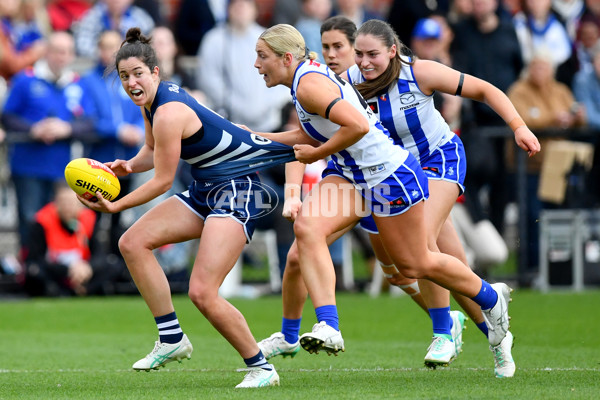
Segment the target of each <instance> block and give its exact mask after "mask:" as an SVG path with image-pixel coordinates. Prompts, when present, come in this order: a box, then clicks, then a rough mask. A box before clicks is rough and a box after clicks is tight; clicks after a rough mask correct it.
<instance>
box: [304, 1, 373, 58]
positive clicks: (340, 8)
mask: <svg viewBox="0 0 600 400" xmlns="http://www.w3.org/2000/svg"><path fill="white" fill-rule="evenodd" d="M335 11H336V12H335V14H336V15H341V16H344V17H346V18H348V19H349V20H350V21H352V22H354V24H355V25H356V27H357V28H360V26H361V25H362V24H363V22H365V21H368V20H370V19H382V18H383V16H381V15H378V14H375V13H374V12H372V11H370V10H369V9H367V8H366V7H365V0H337V7H335ZM311 50H312V49H311ZM317 53H318V52H317Z"/></svg>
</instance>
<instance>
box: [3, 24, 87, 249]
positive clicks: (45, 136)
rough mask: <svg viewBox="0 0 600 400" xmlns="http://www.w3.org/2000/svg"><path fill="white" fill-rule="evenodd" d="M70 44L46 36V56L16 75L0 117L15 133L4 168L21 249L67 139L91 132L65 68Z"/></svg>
mask: <svg viewBox="0 0 600 400" xmlns="http://www.w3.org/2000/svg"><path fill="white" fill-rule="evenodd" d="M73 59H74V43H73V38H72V36H71V35H70V34H69V33H67V32H55V33H52V34H51V35H50V37H49V39H48V52H47V54H46V57H45V58H43V59H41V60H40V61H38V62H37V63H36V64H35V65H34V67H33V68H28V69H26V70H25V71H23V72H22V73H20V74H18V75H16V76H15V77H14V78H13V80H12V82H11V87H10V92H9V95H8V98H7V100H6V102H5V105H4V110H3V113H2V123H3V125H4V128H5V129H6V130H7V131H9V132H12V133H14V134H15V138H14V140H13V141H16V143H15V144H14V145H13V146H12V149H11V157H10V166H11V177H12V180H13V183H14V186H15V191H16V195H17V210H18V216H19V234H20V239H21V244H22V245H25V243H26V240H27V236H28V235H27V234H28V227H29V225H30V224H31V222H32V221H33V217H34V215H35V213H36V212H37V211H38V210H39V209H40V208H42V207H43V206H44V205H45V204H46V203H48V202H49V201H50V200H51V199H52V195H53V191H54V189H53V187H54V183H55V182H56V181H57V180H62V179H64V168H65V166H66V165H67V163H68V162H69V161H70V159H71V152H70V150H71V143H70V141H69V140H67V139H70V138H78V137H82V136H85V135H89V133H90V132H93V130H94V125H93V121H92V120H91V118H89V115H90V112H91V109H92V107H91V104H90V99H89V98H88V97H87V96H84V90H83V87H82V86H81V83H80V82H79V77H78V75H77V74H75V73H74V72H73V71H71V70H70V69H69V64H70V63H71V62H72V61H73Z"/></svg>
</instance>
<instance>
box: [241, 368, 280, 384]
mask: <svg viewBox="0 0 600 400" xmlns="http://www.w3.org/2000/svg"><path fill="white" fill-rule="evenodd" d="M238 371H247V373H246V376H244V380H243V381H242V382H241V383H240V384H239V385H237V386H236V387H235V388H236V389H244V388H259V387H265V386H279V375H278V374H277V371H275V367H273V369H272V370H270V371H269V370H266V369H262V368H260V367H251V368H244V369H241V370H238Z"/></svg>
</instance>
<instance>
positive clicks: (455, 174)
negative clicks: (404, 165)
mask: <svg viewBox="0 0 600 400" xmlns="http://www.w3.org/2000/svg"><path fill="white" fill-rule="evenodd" d="M421 168H423V172H425V175H427V178H428V179H433V180H442V181H447V182H452V183H456V184H457V185H458V187H459V190H460V193H459V195H460V194H463V193H464V191H465V186H464V183H465V175H466V174H467V157H466V156H465V147H464V146H463V142H462V140H460V138H459V137H458V136H456V135H454V136H453V137H452V139H450V140H449V141H447V142H446V143H444V144H443V145H441V146H440V147H438V148H437V149H435V150H433V151H432V152H431V154H430V155H429V157H427V158H426V159H424V160H421Z"/></svg>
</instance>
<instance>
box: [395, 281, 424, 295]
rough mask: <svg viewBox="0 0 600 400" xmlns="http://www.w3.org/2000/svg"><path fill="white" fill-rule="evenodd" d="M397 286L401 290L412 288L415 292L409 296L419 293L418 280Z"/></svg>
mask: <svg viewBox="0 0 600 400" xmlns="http://www.w3.org/2000/svg"><path fill="white" fill-rule="evenodd" d="M398 287H399V288H400V289H403V290H404V289H408V288H411V289H412V290H414V291H415V292H414V293H412V294H410V297H413V296H416V295H418V294H419V293H421V290H420V289H419V281H414V282H413V283H411V284H410V285H399V286H398Z"/></svg>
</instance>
